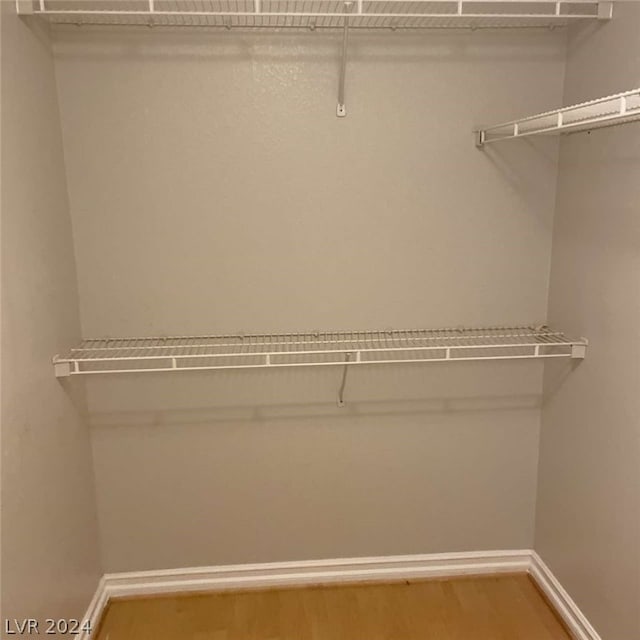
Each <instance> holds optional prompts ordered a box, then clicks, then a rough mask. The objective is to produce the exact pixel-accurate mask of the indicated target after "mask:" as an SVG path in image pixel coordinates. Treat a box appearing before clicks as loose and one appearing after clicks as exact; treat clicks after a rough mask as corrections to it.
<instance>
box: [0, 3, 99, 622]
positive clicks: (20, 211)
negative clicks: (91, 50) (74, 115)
mask: <svg viewBox="0 0 640 640" xmlns="http://www.w3.org/2000/svg"><path fill="white" fill-rule="evenodd" d="M1 4H2V617H3V618H14V617H15V618H18V619H21V618H26V617H35V618H40V619H41V620H42V621H43V624H44V618H46V617H55V618H58V617H76V618H77V617H80V616H81V615H82V614H83V613H84V611H85V608H86V606H87V605H88V604H89V600H90V598H91V597H92V595H93V593H94V591H95V589H96V586H97V583H98V578H99V575H100V573H101V570H100V563H99V559H98V528H97V518H96V507H95V491H94V481H93V471H92V468H91V467H92V463H91V445H90V441H89V430H88V428H87V424H86V421H85V420H84V418H83V417H82V416H81V415H80V414H79V410H82V407H83V405H84V400H83V395H82V392H81V389H79V388H77V387H75V385H73V386H69V387H64V386H62V385H60V383H59V382H58V381H57V380H56V379H55V377H54V376H53V371H52V366H51V357H52V356H53V355H54V354H55V353H57V352H58V351H60V350H62V349H64V348H66V347H68V346H69V345H70V344H71V343H72V342H74V341H75V340H77V337H78V335H79V333H80V323H79V317H78V295H77V285H76V273H75V263H74V257H73V247H72V238H71V221H70V218H69V203H68V199H67V190H66V182H65V172H64V159H63V152H62V140H61V136H60V123H59V115H58V102H57V96H56V86H55V78H54V65H53V59H52V56H51V47H50V43H49V39H48V35H47V34H46V33H44V32H42V31H41V30H40V29H39V28H38V27H37V25H35V24H31V23H25V22H23V21H22V20H20V19H19V18H17V17H16V16H15V14H14V12H15V9H14V6H15V5H14V3H10V2H2V3H1ZM32 27H33V28H32ZM3 627H4V623H3ZM41 632H44V627H42V628H41Z"/></svg>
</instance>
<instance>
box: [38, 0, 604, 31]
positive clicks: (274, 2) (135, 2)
mask: <svg viewBox="0 0 640 640" xmlns="http://www.w3.org/2000/svg"><path fill="white" fill-rule="evenodd" d="M352 5H353V6H352V7H349V8H348V9H347V8H346V7H345V2H344V1H336V0H34V4H33V7H32V10H33V12H34V13H36V14H38V15H40V16H42V17H43V18H45V19H47V20H48V21H50V22H52V23H55V24H76V25H105V26H158V27H218V28H220V27H222V28H234V27H239V28H246V29H253V28H311V29H315V28H320V29H321V28H340V27H342V26H343V24H344V18H345V17H347V16H348V17H349V23H350V26H351V27H353V28H363V29H377V28H386V29H434V28H503V27H504V28H507V27H508V28H513V27H552V26H566V25H567V24H569V23H571V22H574V21H575V20H584V19H598V18H602V17H609V14H608V12H607V11H606V10H605V11H603V7H604V5H607V6H608V5H609V3H604V2H600V1H599V0H497V1H496V0H494V1H493V2H487V1H485V0H409V1H407V0H354V1H353V3H352Z"/></svg>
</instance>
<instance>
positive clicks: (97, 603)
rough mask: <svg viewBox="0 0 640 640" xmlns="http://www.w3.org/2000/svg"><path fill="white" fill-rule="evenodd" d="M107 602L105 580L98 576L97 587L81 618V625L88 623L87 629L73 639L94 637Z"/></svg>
mask: <svg viewBox="0 0 640 640" xmlns="http://www.w3.org/2000/svg"><path fill="white" fill-rule="evenodd" d="M107 602H109V594H108V593H107V589H106V581H105V579H104V576H103V577H102V578H100V582H98V588H97V589H96V592H95V594H94V596H93V598H92V599H91V602H90V603H89V607H88V608H87V612H86V613H85V614H84V618H82V619H81V622H82V624H83V626H84V624H85V623H87V622H88V623H89V630H86V631H85V630H83V631H80V633H77V634H76V636H75V640H90V639H91V638H93V637H95V634H96V631H97V627H98V624H99V623H100V618H101V617H102V613H103V612H104V610H105V607H106V606H107Z"/></svg>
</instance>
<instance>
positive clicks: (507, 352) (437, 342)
mask: <svg viewBox="0 0 640 640" xmlns="http://www.w3.org/2000/svg"><path fill="white" fill-rule="evenodd" d="M585 347H586V341H585V340H584V339H580V340H570V339H568V338H567V337H566V336H565V335H564V334H563V333H561V332H557V331H551V330H550V329H548V328H546V327H543V328H535V327H525V326H523V327H492V328H480V329H469V328H447V329H407V330H380V331H327V332H305V333H262V334H248V335H241V334H238V335H219V336H178V337H176V336H171V337H152V338H151V337H139V338H97V339H90V340H84V341H83V342H82V343H81V344H80V345H79V346H78V347H76V348H73V349H71V350H70V351H69V352H68V353H67V354H65V355H63V356H56V357H55V358H54V365H55V366H56V374H57V375H60V376H65V375H83V374H96V373H127V372H153V371H194V370H205V369H246V368H266V367H291V366H298V367H300V366H327V365H348V366H354V365H359V364H382V363H407V362H443V361H466V360H509V359H527V358H557V357H584V349H585Z"/></svg>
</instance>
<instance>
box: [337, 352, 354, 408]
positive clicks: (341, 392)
mask: <svg viewBox="0 0 640 640" xmlns="http://www.w3.org/2000/svg"><path fill="white" fill-rule="evenodd" d="M350 361H351V354H350V353H345V354H344V368H343V369H342V382H341V383H340V389H338V406H339V407H340V408H342V407H344V388H345V386H346V384H347V371H348V370H349V362H350Z"/></svg>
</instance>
